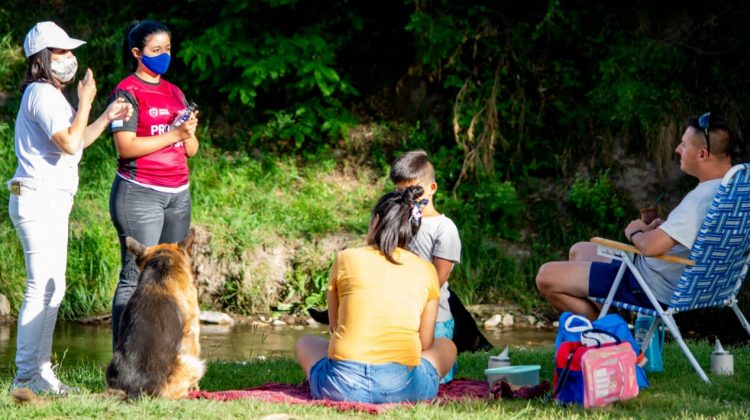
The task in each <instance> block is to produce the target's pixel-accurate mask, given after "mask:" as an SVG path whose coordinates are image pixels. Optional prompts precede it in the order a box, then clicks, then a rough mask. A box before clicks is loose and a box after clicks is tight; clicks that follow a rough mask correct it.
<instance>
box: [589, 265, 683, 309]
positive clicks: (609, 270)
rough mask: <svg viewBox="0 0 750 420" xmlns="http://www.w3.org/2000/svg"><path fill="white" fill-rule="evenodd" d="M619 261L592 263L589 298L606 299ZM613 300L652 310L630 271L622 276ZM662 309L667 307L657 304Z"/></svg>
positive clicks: (652, 307)
mask: <svg viewBox="0 0 750 420" xmlns="http://www.w3.org/2000/svg"><path fill="white" fill-rule="evenodd" d="M620 264H621V262H620V261H612V262H610V263H603V262H592V263H591V270H590V271H589V296H592V297H598V298H602V299H606V298H607V295H608V294H609V290H610V289H611V288H612V283H614V282H615V277H617V271H618V270H619V269H620ZM615 300H616V301H618V302H624V303H630V304H632V305H638V306H641V307H643V308H648V309H654V306H653V305H652V304H651V301H650V300H648V296H646V292H644V291H643V289H642V288H641V285H640V284H638V280H636V278H635V276H634V275H633V273H632V272H631V271H630V270H625V274H623V276H622V281H621V282H620V286H619V287H618V288H617V291H616V292H615ZM659 303H660V304H661V306H662V309H667V307H668V305H665V304H663V303H661V302H659Z"/></svg>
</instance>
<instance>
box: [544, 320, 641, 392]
mask: <svg viewBox="0 0 750 420" xmlns="http://www.w3.org/2000/svg"><path fill="white" fill-rule="evenodd" d="M592 328H595V329H599V330H604V331H606V332H608V333H611V334H612V335H614V336H616V337H617V338H619V339H620V340H621V341H623V342H627V343H630V346H631V347H633V350H634V351H635V354H637V355H638V354H640V353H641V349H640V347H639V346H638V343H636V342H635V338H633V334H632V333H631V332H630V328H629V327H628V323H627V322H625V320H624V319H622V317H621V316H620V315H617V314H609V315H605V316H604V317H603V318H600V319H597V320H596V321H594V322H591V321H589V320H588V319H587V318H585V317H583V316H581V315H576V314H574V313H572V312H563V313H562V315H560V325H559V327H558V329H557V338H556V339H555V351H557V349H559V348H560V345H561V344H562V343H564V342H566V341H581V332H583V331H588V330H590V329H592ZM635 374H636V378H637V379H638V387H640V388H647V387H648V386H649V383H648V378H647V377H646V371H644V370H643V368H641V367H640V366H638V365H636V367H635Z"/></svg>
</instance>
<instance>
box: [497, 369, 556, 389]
mask: <svg viewBox="0 0 750 420" xmlns="http://www.w3.org/2000/svg"><path fill="white" fill-rule="evenodd" d="M541 368H542V367H541V366H540V365H521V366H505V367H497V368H492V369H487V370H485V371H484V374H485V375H486V376H487V383H488V384H489V386H490V388H492V387H493V386H494V385H495V384H496V383H497V382H500V381H505V382H508V383H509V384H511V385H515V386H535V385H539V370H540V369H541Z"/></svg>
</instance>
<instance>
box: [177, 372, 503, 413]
mask: <svg viewBox="0 0 750 420" xmlns="http://www.w3.org/2000/svg"><path fill="white" fill-rule="evenodd" d="M488 395H489V387H488V386H487V382H486V381H476V380H472V379H456V380H453V381H451V382H449V383H447V384H444V385H440V388H439V389H438V397H437V403H438V404H440V403H441V402H445V401H456V400H462V399H465V398H473V399H483V398H487V396H488ZM188 398H198V399H200V398H203V399H209V400H218V401H228V400H236V399H242V398H252V399H256V400H260V401H267V402H276V403H286V404H309V405H318V406H323V407H333V408H337V409H338V410H340V411H360V412H365V413H371V414H379V413H382V412H384V411H387V410H389V409H391V408H393V407H398V406H404V405H410V403H386V404H369V403H358V402H346V401H331V400H314V399H313V398H312V395H311V394H310V386H309V384H308V383H307V381H305V382H303V383H302V384H300V385H290V384H281V383H275V382H272V383H268V384H265V385H261V386H258V387H255V388H248V389H242V390H231V391H195V392H191V393H190V394H189V395H188Z"/></svg>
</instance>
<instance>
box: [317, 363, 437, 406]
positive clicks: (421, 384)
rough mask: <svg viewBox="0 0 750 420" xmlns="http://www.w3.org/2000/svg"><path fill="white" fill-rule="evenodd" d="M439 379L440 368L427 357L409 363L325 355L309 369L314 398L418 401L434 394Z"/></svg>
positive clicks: (374, 402) (361, 400)
mask: <svg viewBox="0 0 750 420" xmlns="http://www.w3.org/2000/svg"><path fill="white" fill-rule="evenodd" d="M438 379H439V376H438V372H437V370H435V368H434V367H433V366H432V364H431V363H430V362H428V361H427V360H426V359H424V358H422V359H421V363H420V364H419V366H415V367H410V366H405V365H402V364H399V363H384V364H377V365H373V364H369V363H360V362H354V361H351V360H331V359H330V358H328V357H324V358H322V359H320V360H319V361H318V362H317V363H315V365H313V367H312V369H310V392H311V393H312V396H313V398H315V399H327V400H334V401H353V402H363V403H372V404H378V403H391V402H402V401H411V402H415V401H424V400H431V399H433V398H435V397H436V396H437V391H438Z"/></svg>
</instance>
